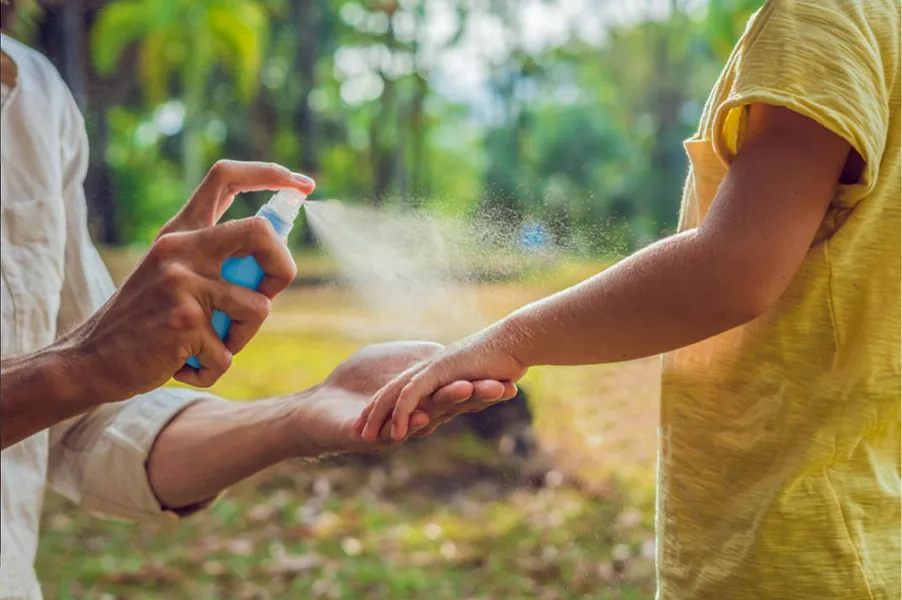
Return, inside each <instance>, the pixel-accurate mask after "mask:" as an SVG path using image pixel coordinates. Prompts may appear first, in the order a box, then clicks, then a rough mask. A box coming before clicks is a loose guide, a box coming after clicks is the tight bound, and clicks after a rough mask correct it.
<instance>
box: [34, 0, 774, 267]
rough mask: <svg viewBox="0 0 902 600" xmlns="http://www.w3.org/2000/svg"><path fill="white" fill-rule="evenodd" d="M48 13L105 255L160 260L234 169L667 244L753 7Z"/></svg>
mask: <svg viewBox="0 0 902 600" xmlns="http://www.w3.org/2000/svg"><path fill="white" fill-rule="evenodd" d="M39 4H41V5H43V11H39V12H38V13H36V14H34V15H33V16H32V17H31V23H32V26H31V27H26V28H25V30H24V31H26V36H27V37H28V38H29V40H27V41H30V42H32V43H34V44H35V45H36V46H38V47H39V48H40V49H42V50H44V51H45V52H46V53H47V54H48V55H49V56H50V57H51V59H53V60H55V62H57V64H58V65H59V66H60V68H61V71H62V72H63V75H64V77H65V78H66V79H67V81H68V82H69V84H70V87H73V91H74V92H75V95H76V98H78V99H80V100H81V102H82V104H83V108H84V110H85V111H86V113H87V116H88V119H87V120H88V124H89V131H90V133H91V134H92V142H93V144H94V146H95V148H94V159H95V160H94V166H95V170H97V171H106V179H104V178H102V177H97V178H95V179H92V180H90V181H89V188H91V186H92V185H93V186H94V187H95V188H96V189H89V194H88V195H89V198H90V199H91V202H92V204H93V206H92V207H91V208H92V211H91V214H92V221H93V224H94V226H95V233H96V237H97V238H98V241H100V242H101V243H105V244H121V243H134V242H137V243H146V242H148V241H149V240H150V239H152V237H153V234H154V232H155V231H156V229H157V228H158V227H159V225H160V224H161V223H162V222H163V221H164V220H165V219H166V218H167V217H168V216H170V215H171V214H172V213H173V211H174V210H175V209H176V208H177V207H178V206H179V205H180V203H181V202H183V201H184V198H185V197H186V195H187V194H188V193H190V190H191V189H192V188H193V186H194V185H196V184H197V182H198V180H199V179H200V177H201V176H202V174H203V171H204V170H205V169H206V168H207V167H208V166H209V165H210V164H211V163H212V162H213V161H214V160H216V159H217V158H219V157H232V158H238V159H247V160H274V161H277V162H280V163H283V164H285V165H287V166H289V167H290V168H292V169H296V170H302V171H305V172H308V173H310V174H312V175H313V176H314V177H316V179H317V180H318V182H319V192H318V197H320V198H325V197H331V198H338V199H341V200H343V201H347V202H363V203H373V204H380V203H394V204H400V205H403V206H409V207H425V208H427V209H429V210H436V211H440V212H444V213H446V214H447V213H450V214H455V215H462V216H467V215H477V214H479V213H480V212H485V211H489V212H491V214H500V215H503V216H504V218H505V219H506V220H508V221H509V224H510V225H511V226H516V225H517V224H518V223H519V222H520V221H521V220H522V219H524V218H526V217H529V218H530V219H531V220H536V219H537V220H539V221H541V222H544V224H545V225H546V226H547V227H548V229H549V230H550V231H551V233H552V235H553V236H554V238H555V239H556V240H557V241H558V242H562V243H564V244H565V245H567V244H570V245H576V246H579V247H580V248H582V249H589V250H593V251H597V252H604V251H609V250H610V249H609V248H606V247H605V246H606V245H608V244H609V243H610V239H611V238H617V239H618V240H620V241H621V242H622V241H624V240H625V242H626V243H628V244H629V245H630V246H635V245H636V244H641V243H644V242H646V241H648V240H651V239H654V238H656V237H659V236H660V235H661V234H662V233H663V232H667V231H670V230H672V229H673V228H674V226H675V223H676V216H677V213H678V204H679V196H680V190H681V187H682V180H683V177H684V174H685V168H686V161H685V158H684V153H683V149H682V146H681V141H682V140H683V139H685V138H686V137H688V136H689V135H691V133H692V131H693V129H694V127H695V124H696V123H697V120H698V117H699V115H700V114H701V111H702V107H703V103H704V100H705V98H706V94H707V92H708V90H709V89H710V86H711V85H712V83H713V82H714V80H715V78H716V76H717V73H718V72H719V69H720V68H721V66H722V64H723V63H724V61H725V60H726V58H727V55H728V53H729V51H730V49H731V47H732V45H733V43H734V42H735V40H736V39H737V37H738V36H739V35H740V34H741V33H742V30H743V28H744V27H745V23H746V21H747V19H748V17H749V15H750V14H751V13H752V12H753V11H754V10H755V9H757V8H758V6H760V4H761V2H760V1H750V0H710V1H707V2H706V1H704V0H661V1H650V0H649V1H646V2H630V3H617V2H614V1H613V0H584V1H582V2H573V1H571V0H529V1H525V2H518V1H515V0H484V1H473V0H308V1H300V0H298V1H291V0H267V1H262V2H252V1H249V0H202V1H194V0H192V1H189V0H112V1H109V2H86V3H84V7H82V6H81V3H49V2H48V3H46V5H45V4H44V3H39ZM67 5H68V6H67ZM73 6H74V8H73ZM574 7H576V8H574ZM74 12H77V15H74V14H73V13H74ZM73 56H75V57H76V58H80V60H73V58H72V57H73ZM97 180H103V181H108V184H106V185H100V184H98V183H97ZM261 200H262V199H261V198H254V197H250V198H242V199H239V201H238V202H237V203H236V206H235V207H234V209H233V210H232V212H231V214H230V216H243V215H245V214H248V213H249V212H250V211H252V209H253V207H254V206H256V205H257V203H259V202H260V201H261ZM599 223H610V224H611V227H612V228H613V229H615V230H617V231H619V233H617V234H616V235H612V236H604V239H600V237H599V236H598V235H597V231H598V229H597V227H598V224H599ZM298 242H299V243H302V244H303V243H307V244H309V243H311V239H310V237H309V235H305V234H304V233H303V232H301V233H300V234H299V235H298ZM618 243H620V242H618Z"/></svg>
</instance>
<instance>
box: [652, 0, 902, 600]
mask: <svg viewBox="0 0 902 600" xmlns="http://www.w3.org/2000/svg"><path fill="white" fill-rule="evenodd" d="M785 3H786V2H785V1H784V4H785ZM772 4H773V3H772ZM855 4H859V5H861V8H860V10H861V11H863V14H868V13H869V12H870V11H873V10H874V7H875V6H878V7H880V9H881V10H883V9H885V8H886V7H887V6H889V7H892V6H893V5H895V6H896V19H895V23H894V24H893V23H892V22H890V23H885V24H883V25H882V27H883V28H885V29H886V30H887V31H892V30H895V32H896V33H895V36H893V35H891V34H886V35H883V36H878V38H879V40H880V51H881V53H886V54H887V56H888V58H887V60H886V64H887V67H888V68H887V72H886V73H885V77H886V81H887V84H886V85H887V87H888V90H889V91H888V94H887V98H888V104H889V113H888V114H889V128H888V134H887V136H886V140H885V142H886V143H885V147H884V149H883V153H882V158H881V160H880V164H879V169H878V170H877V176H876V179H875V183H874V185H873V186H872V189H870V191H869V192H868V193H867V194H866V195H864V197H862V198H859V199H856V200H855V201H854V202H852V201H850V198H851V197H852V196H854V195H855V194H856V193H859V192H860V189H859V188H858V187H856V186H838V187H837V196H836V201H835V202H834V205H833V206H832V207H831V209H830V211H829V212H828V214H827V216H826V218H825V219H824V222H823V224H822V226H821V229H820V231H819V232H818V234H817V238H816V240H815V243H814V244H813V246H812V248H811V250H810V252H809V254H808V255H807V257H806V259H805V261H804V263H803V264H802V266H801V268H800V270H799V272H798V274H797V275H796V277H795V279H794V280H793V282H792V283H791V284H790V286H789V288H788V289H787V290H786V292H785V293H784V295H783V296H782V297H781V299H780V301H779V303H778V305H777V306H776V307H775V308H774V309H772V310H771V311H769V312H768V313H767V314H765V315H763V316H762V317H760V318H759V319H757V320H755V321H753V322H751V323H749V324H747V325H744V326H742V327H739V328H736V329H734V330H732V331H729V332H726V333H724V334H722V335H719V336H716V337H714V338H711V339H709V340H706V341H704V342H702V343H699V344H696V345H694V346H691V347H688V348H685V349H682V350H679V351H677V352H674V353H672V354H670V355H668V356H667V357H666V358H665V363H664V380H663V387H662V390H663V391H662V411H661V414H662V417H661V418H662V424H661V454H660V481H659V504H658V512H659V514H658V530H659V550H658V552H659V556H658V560H659V578H660V596H661V597H662V598H680V599H681V600H682V599H697V598H718V599H721V598H724V599H725V598H736V599H739V598H742V599H744V598H749V599H751V598H763V597H769V598H770V597H773V598H777V597H779V598H783V597H787V598H788V597H792V598H797V599H808V598H812V599H813V598H828V597H829V598H834V597H836V598H839V597H843V598H859V597H862V598H884V597H892V595H893V594H894V595H895V597H898V594H899V563H898V557H899V547H900V535H899V518H900V511H899V498H900V483H899V464H900V451H899V448H900V425H899V417H900V368H899V364H900V349H899V347H900V312H899V304H900V276H902V274H900V218H902V215H900V193H902V191H900V154H899V152H900V139H899V134H900V121H899V111H900V99H899V83H898V77H897V74H896V73H895V72H892V71H898V67H899V62H898V53H899V41H898V31H899V29H898V27H899V20H898V2H893V1H892V0H890V1H888V2H858V3H855ZM769 8H770V5H768V6H767V7H765V9H763V10H762V13H764V15H762V14H761V13H759V15H758V16H757V17H756V18H757V19H761V18H767V11H768V9H769ZM868 17H869V19H876V16H874V15H868ZM869 23H871V24H872V25H874V26H875V27H881V25H879V24H876V23H872V22H871V21H870V20H869ZM755 26H756V25H755V23H754V22H752V23H751V24H750V26H749V31H754V29H755ZM747 35H748V32H747ZM742 51H743V41H740V43H739V44H738V45H737V50H736V51H735V52H734V56H733V57H732V58H731V59H730V63H729V64H728V65H727V68H726V69H725V71H724V74H723V75H722V77H721V80H720V81H719V82H718V85H717V86H715V89H714V91H713V92H712V95H711V98H710V99H709V101H708V108H707V109H706V111H705V115H704V116H703V118H702V123H701V125H700V127H699V133H698V134H697V135H696V136H694V137H693V138H692V139H691V140H689V141H687V142H686V149H687V152H688V154H689V157H690V162H691V170H690V175H689V178H688V180H687V184H686V188H685V191H684V198H683V204H682V209H681V228H682V229H689V228H692V227H695V226H697V225H698V224H699V223H701V221H702V220H703V219H704V217H705V215H706V214H707V211H708V209H709V207H710V205H711V202H712V201H713V199H714V196H715V193H716V191H717V187H718V186H719V184H720V182H721V180H722V179H723V177H724V175H725V174H726V171H727V167H726V166H725V165H724V163H723V162H722V159H721V157H720V156H719V155H718V153H717V151H716V150H715V145H714V143H713V139H714V138H715V137H716V136H717V135H723V136H725V137H726V138H727V140H726V144H727V145H728V146H729V144H730V143H731V141H730V138H731V137H733V138H741V133H742V127H743V120H744V115H743V114H742V112H736V114H730V115H728V117H727V118H726V120H725V121H724V123H723V129H722V130H721V131H719V132H718V131H715V128H716V126H715V119H714V109H715V108H716V107H717V106H719V105H720V104H722V103H723V102H724V101H726V100H727V98H728V96H729V93H730V90H731V82H730V77H731V76H732V75H731V73H733V72H735V69H736V68H737V65H738V64H741V61H742ZM774 60H779V59H778V58H775V59H774ZM836 68H837V69H842V68H843V67H842V65H839V66H837V67H836ZM838 76H839V75H838ZM849 110H856V107H849ZM718 125H720V123H718ZM727 128H730V131H727V130H726V129H727ZM734 141H735V140H734Z"/></svg>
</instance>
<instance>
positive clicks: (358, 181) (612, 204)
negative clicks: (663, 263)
mask: <svg viewBox="0 0 902 600" xmlns="http://www.w3.org/2000/svg"><path fill="white" fill-rule="evenodd" d="M760 4H761V2H756V1H750V0H710V1H707V2H706V1H705V0H641V1H640V0H635V1H632V0H631V1H629V2H625V1H615V0H522V1H518V0H365V1H356V2H355V1H346V0H309V1H302V0H270V1H267V2H251V1H248V0H112V1H107V2H104V1H95V0H86V1H84V2H76V1H74V0H72V1H66V2H63V1H57V2H53V1H49V0H47V1H42V2H31V3H30V4H27V5H26V7H25V8H24V9H23V10H20V12H19V13H18V20H19V23H18V28H17V35H18V36H19V37H20V38H21V39H23V40H24V41H26V42H28V43H30V44H31V45H33V46H35V47H37V48H39V49H40V50H41V51H42V52H44V53H45V54H46V55H47V56H48V57H50V59H51V60H52V61H53V62H54V64H55V65H56V66H57V67H58V68H59V70H60V72H61V73H62V75H63V77H64V78H65V80H66V81H67V83H68V84H69V86H70V87H71V89H72V91H73V93H74V95H75V97H76V99H77V101H78V102H79V104H80V106H81V107H82V109H83V111H84V112H85V116H86V122H87V127H88V131H89V135H90V138H91V142H92V148H91V171H90V175H89V178H88V181H87V197H88V202H89V209H90V219H91V229H92V233H93V235H94V239H95V240H96V242H97V243H98V244H99V245H101V246H102V247H103V248H104V256H105V258H106V260H107V262H108V264H109V265H110V268H111V270H112V271H113V272H114V275H115V276H116V277H117V278H118V279H120V280H121V278H122V277H124V276H125V275H127V273H128V271H129V269H130V268H131V265H132V264H133V263H134V260H135V259H136V258H137V257H138V256H140V254H141V252H142V251H143V249H145V248H146V245H147V244H148V242H149V241H150V240H151V239H152V238H153V236H154V235H155V233H156V231H157V229H158V228H159V226H160V225H161V224H162V223H163V222H164V221H165V220H166V219H167V218H169V217H170V216H171V215H172V214H173V213H174V212H175V211H176V210H177V209H178V207H180V206H181V204H182V203H183V202H184V200H185V198H186V197H187V195H188V193H190V190H191V189H193V187H194V186H195V185H196V184H197V182H198V181H199V179H200V178H201V177H202V176H203V173H204V172H205V170H206V169H207V168H208V166H209V165H210V164H211V163H212V162H213V161H214V160H216V159H217V158H220V157H230V158H237V159H249V160H274V161H277V162H280V163H282V164H285V165H287V166H289V167H291V168H293V169H296V170H300V171H304V172H306V173H309V174H310V175H312V176H314V177H315V178H316V179H317V181H318V182H319V190H318V192H317V196H316V197H318V198H337V199H340V200H341V201H343V202H347V203H361V204H370V205H375V206H388V207H391V208H401V209H418V210H424V211H429V212H433V213H436V214H441V215H444V216H451V217H453V218H458V219H471V218H478V217H480V216H481V215H486V214H491V215H493V216H494V218H495V219H496V220H495V223H496V224H497V226H499V227H503V228H506V229H509V230H512V231H520V230H521V229H522V231H524V233H525V234H528V235H524V239H525V240H526V241H531V242H532V243H541V241H542V240H543V239H545V238H547V243H549V244H553V245H554V246H555V247H556V248H557V249H558V250H559V251H558V252H557V253H555V257H556V258H555V259H554V260H551V261H544V262H543V263H542V264H541V267H535V268H525V269H521V270H520V271H516V270H513V271H512V270H506V271H505V273H504V274H505V277H502V278H498V277H495V278H491V281H483V282H482V283H472V284H470V285H472V286H473V291H474V294H475V295H476V296H477V297H478V299H479V305H480V309H481V312H482V314H483V316H484V318H485V319H484V320H485V321H489V320H491V319H494V318H498V317H501V316H503V315H504V314H506V313H507V312H508V311H510V310H512V309H514V308H516V307H518V306H520V305H522V304H523V303H525V302H528V301H530V300H532V299H535V298H538V297H541V296H542V295H544V294H547V293H550V292H552V291H555V290H557V289H560V288H561V287H563V286H565V285H568V284H570V283H575V282H576V281H579V280H580V279H581V278H583V277H585V276H588V275H590V274H592V273H594V272H597V271H598V270H599V269H602V268H604V267H605V266H606V265H608V264H610V262H611V261H612V260H614V259H616V258H617V257H618V256H622V255H623V254H625V253H626V252H628V251H630V250H632V249H635V248H636V247H638V246H641V245H643V244H646V243H648V242H649V241H651V240H654V239H656V238H658V237H660V236H661V235H663V234H665V233H667V232H670V231H672V230H673V228H674V227H675V223H676V217H677V213H678V203H679V196H680V190H681V187H682V180H683V177H684V175H685V169H686V160H685V157H684V153H683V149H682V146H681V141H682V140H683V139H685V138H686V137H688V136H689V135H690V134H691V133H692V131H693V129H694V127H695V124H696V122H697V120H698V118H699V116H700V114H701V111H702V108H703V104H704V100H705V98H706V95H707V92H708V91H709V89H710V87H711V85H712V84H713V82H714V80H715V78H716V76H717V74H718V72H719V69H720V68H721V66H722V64H723V63H724V61H725V60H726V58H727V56H728V54H729V52H730V49H731V47H732V44H733V43H734V42H735V40H736V38H737V37H738V36H739V35H740V34H741V33H742V30H743V28H744V26H745V23H746V20H747V18H748V16H749V15H750V14H751V13H752V12H753V11H754V10H755V9H757V8H758V6H760ZM262 200H263V198H262V197H258V196H254V195H248V196H246V197H240V198H239V199H238V201H237V202H236V204H235V206H234V207H233V209H231V210H230V212H229V214H228V217H229V218H232V217H240V216H244V215H247V214H250V213H251V212H253V211H254V210H255V208H256V207H257V206H259V203H260V202H261V201H262ZM499 215H500V217H501V218H500V219H499V217H498V216H499ZM530 232H531V233H530ZM536 240H539V242H537V241H536ZM292 245H293V248H294V249H295V250H296V252H297V259H298V264H299V270H300V274H301V277H299V284H298V285H297V286H296V287H294V288H293V289H291V290H289V291H288V292H287V293H286V294H285V295H284V296H283V297H281V298H280V299H279V301H278V302H277V304H276V307H275V308H276V310H275V313H274V315H273V317H272V318H271V320H270V321H269V322H268V324H267V326H266V328H265V330H264V331H263V332H262V333H261V334H260V336H259V337H258V338H257V339H256V340H255V341H254V342H253V343H252V344H251V346H250V347H249V348H248V349H247V350H246V351H245V352H244V353H242V354H241V355H240V356H239V357H238V358H237V359H236V362H235V365H234V367H233V369H232V370H231V371H230V373H229V374H228V375H227V376H226V377H225V378H224V380H223V381H222V382H221V383H220V384H218V385H217V387H216V390H215V391H217V392H219V393H221V394H223V395H226V396H228V397H230V398H234V399H236V400H251V399H254V398H259V397H261V396H267V395H272V394H277V393H285V392H290V391H294V390H298V389H301V388H303V387H306V386H309V385H312V384H314V383H316V382H317V381H319V380H320V379H321V378H322V377H323V376H325V375H326V374H328V372H329V371H330V370H331V368H332V367H334V366H335V365H336V364H337V363H338V362H339V361H340V360H342V359H343V358H344V357H346V356H347V355H348V354H350V353H351V352H353V351H354V350H355V349H356V348H358V347H359V346H360V345H361V344H363V343H367V342H370V341H378V340H383V339H390V338H391V337H392V326H393V324H391V323H388V324H387V323H384V322H378V320H377V319H376V317H374V315H372V314H371V313H370V312H369V311H368V310H367V308H366V306H365V305H363V304H361V303H360V302H359V301H358V300H357V299H356V298H355V297H354V296H353V295H352V294H351V293H350V292H348V291H347V290H346V289H344V288H343V287H342V286H341V285H339V284H337V283H336V277H335V275H336V273H335V265H334V264H333V263H332V262H331V260H330V259H329V257H328V256H325V255H324V253H323V252H322V251H321V250H320V249H318V248H317V246H316V240H315V239H314V237H313V236H312V234H311V233H310V231H309V229H308V228H306V227H305V226H301V227H297V228H296V230H295V234H294V236H293V239H292ZM528 266H529V265H527V267H528ZM481 324H482V323H474V324H473V327H474V328H475V327H478V326H479V325H481ZM443 341H450V340H443ZM657 372H658V361H657V360H648V361H640V362H637V363H631V364H626V365H613V366H605V367H593V368H580V369H541V370H537V371H535V372H533V373H531V374H530V375H529V377H528V378H527V380H526V381H525V384H524V389H525V390H526V393H527V395H528V402H526V403H522V404H512V405H511V406H512V408H510V409H509V410H507V411H506V412H503V411H502V412H500V413H497V414H495V415H494V416H492V417H491V422H490V423H489V424H488V425H491V427H489V426H488V425H487V424H486V422H485V421H462V422H460V423H458V424H456V425H455V426H453V427H449V428H448V429H447V430H446V431H445V432H443V433H442V435H440V436H437V437H435V438H433V439H430V440H428V441H425V442H422V443H418V444H416V445H413V446H410V447H407V448H403V449H401V450H400V451H398V452H396V453H393V454H391V455H386V456H379V457H368V458H359V457H354V458H345V459H336V460H330V461H327V462H323V463H319V464H315V465H312V464H292V465H283V466H280V467H279V468H277V469H274V470H273V471H272V472H270V473H266V474H262V475H260V476H258V477H256V478H254V479H253V480H252V481H249V482H246V483H244V484H242V485H240V486H238V487H237V488H236V489H235V490H233V492H232V493H231V494H230V495H229V496H228V497H227V498H226V499H224V500H223V501H221V502H220V503H219V504H217V505H216V506H215V507H214V508H213V510H212V511H211V512H210V513H209V514H205V515H202V516H200V517H198V518H196V519H193V520H191V521H190V522H187V523H184V524H179V525H176V524H172V525H167V526H162V527H159V528H144V527H136V526H132V525H125V524H113V523H109V522H106V521H102V520H98V519H95V518H91V517H88V516H86V515H84V514H82V513H80V512H79V511H78V510H77V509H76V508H74V507H72V506H71V505H69V504H68V503H67V502H65V501H63V500H61V499H59V498H55V497H50V498H48V502H47V510H46V518H45V523H44V533H43V536H42V542H41V543H42V546H41V552H40V556H39V560H38V568H39V572H40V575H41V576H42V579H43V580H44V582H45V593H46V596H47V598H48V599H69V598H92V599H101V598H102V599H104V600H109V599H112V598H123V599H144V598H174V599H178V598H192V599H196V598H204V599H205V598H236V599H237V598H347V599H356V598H378V599H383V598H384V599H407V598H429V599H432V598H448V599H461V598H474V599H475V598H484V599H495V598H499V599H500V598H541V599H547V600H553V599H570V598H587V597H591V598H636V599H638V598H651V597H652V596H653V572H652V556H653V542H652V539H653V537H652V531H653V522H652V518H653V502H652V498H653V496H652V491H653V474H654V451H655V423H656V418H657V391H658V383H657ZM223 452H224V453H225V452H228V448H224V449H223Z"/></svg>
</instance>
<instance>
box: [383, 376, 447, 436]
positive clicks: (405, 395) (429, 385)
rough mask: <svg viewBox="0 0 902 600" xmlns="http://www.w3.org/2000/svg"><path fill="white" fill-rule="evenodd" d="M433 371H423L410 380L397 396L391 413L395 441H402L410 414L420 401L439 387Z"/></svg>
mask: <svg viewBox="0 0 902 600" xmlns="http://www.w3.org/2000/svg"><path fill="white" fill-rule="evenodd" d="M434 371H435V369H424V370H422V371H420V372H419V373H417V374H416V375H415V376H414V377H412V378H411V380H410V382H409V383H408V384H407V385H405V386H404V388H403V389H402V390H401V393H400V394H399V395H398V401H397V402H396V403H395V410H394V411H393V412H392V423H393V425H394V427H393V428H392V437H393V438H394V439H395V440H401V439H404V437H405V436H406V435H407V428H408V424H409V419H410V413H412V412H413V411H414V409H415V408H416V407H417V406H418V405H419V404H420V401H422V400H423V398H426V397H427V396H431V395H432V394H433V393H434V392H435V391H436V388H437V387H438V385H439V380H438V378H437V377H436V375H434Z"/></svg>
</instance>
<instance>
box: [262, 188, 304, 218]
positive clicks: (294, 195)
mask: <svg viewBox="0 0 902 600" xmlns="http://www.w3.org/2000/svg"><path fill="white" fill-rule="evenodd" d="M306 200H307V196H305V195H304V194H302V193H301V192H299V191H297V190H292V189H284V190H279V192H278V193H277V194H276V195H275V196H273V197H272V198H270V199H269V202H267V203H266V206H268V207H269V209H270V210H271V211H272V212H274V213H275V214H276V215H277V216H278V217H279V218H280V219H282V220H284V221H285V222H286V223H294V220H295V219H296V218H297V216H298V215H299V214H300V212H301V207H302V206H304V202H305V201H306Z"/></svg>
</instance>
